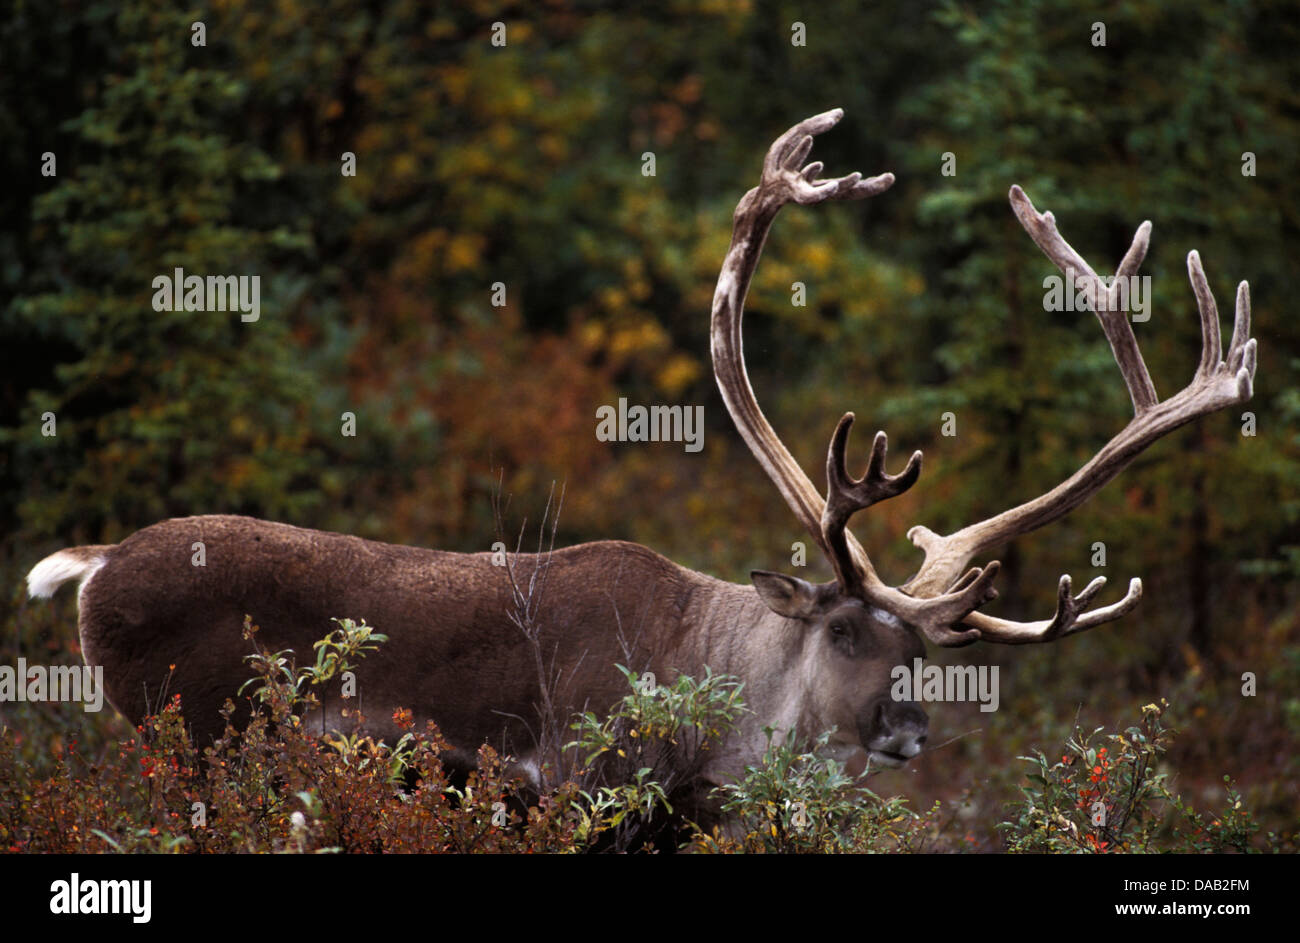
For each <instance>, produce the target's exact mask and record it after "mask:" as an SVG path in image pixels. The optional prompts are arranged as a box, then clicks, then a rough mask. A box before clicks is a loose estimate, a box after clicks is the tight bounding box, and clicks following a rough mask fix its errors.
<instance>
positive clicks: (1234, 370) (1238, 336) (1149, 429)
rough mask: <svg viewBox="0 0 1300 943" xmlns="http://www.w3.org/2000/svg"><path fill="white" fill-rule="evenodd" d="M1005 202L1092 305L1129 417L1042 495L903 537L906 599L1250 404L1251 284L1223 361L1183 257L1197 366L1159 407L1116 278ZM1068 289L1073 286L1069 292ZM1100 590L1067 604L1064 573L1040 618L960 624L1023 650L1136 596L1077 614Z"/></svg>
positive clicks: (1199, 276)
mask: <svg viewBox="0 0 1300 943" xmlns="http://www.w3.org/2000/svg"><path fill="white" fill-rule="evenodd" d="M1011 206H1012V208H1013V209H1014V210H1015V213H1016V216H1017V218H1019V220H1020V222H1021V225H1023V226H1024V227H1025V230H1026V231H1027V232H1028V233H1029V235H1030V237H1031V238H1033V240H1034V242H1035V243H1037V244H1038V247H1039V248H1040V249H1042V250H1043V253H1044V254H1045V255H1046V256H1047V257H1048V258H1049V259H1051V260H1052V262H1054V263H1055V264H1056V266H1057V267H1058V268H1059V269H1061V271H1062V272H1064V273H1066V274H1067V275H1069V274H1071V273H1073V274H1074V275H1075V278H1076V280H1077V282H1082V283H1083V286H1084V287H1085V289H1086V291H1087V296H1088V297H1090V298H1092V299H1094V310H1095V313H1096V315H1097V319H1098V320H1099V321H1100V322H1101V325H1102V330H1103V331H1104V333H1105V335H1106V339H1107V340H1108V341H1109V342H1110V346H1111V350H1112V351H1113V352H1114V355H1115V362H1116V363H1117V364H1119V369H1120V373H1121V374H1122V375H1123V377H1124V382H1125V384H1126V385H1127V386H1128V390H1129V396H1130V397H1131V398H1132V400H1133V413H1134V415H1133V419H1132V420H1131V421H1130V422H1129V424H1128V425H1127V426H1125V427H1124V429H1123V430H1122V431H1121V432H1120V433H1119V434H1118V435H1116V436H1115V437H1114V438H1113V439H1111V440H1110V441H1109V442H1107V443H1106V445H1105V446H1103V447H1102V449H1101V451H1099V452H1098V453H1097V454H1096V455H1095V456H1093V458H1092V460H1091V461H1089V462H1088V463H1087V464H1086V465H1084V466H1083V467H1082V468H1080V469H1079V470H1078V471H1077V472H1075V473H1074V474H1073V475H1071V476H1070V477H1069V478H1067V479H1066V480H1065V481H1064V482H1062V483H1061V484H1059V485H1057V486H1056V487H1055V488H1053V489H1052V490H1051V491H1049V492H1047V494H1045V495H1042V496H1040V497H1038V498H1035V499H1034V500H1032V501H1027V502H1026V503H1024V504H1022V505H1020V506H1018V507H1014V508H1011V509H1010V510H1008V511H1004V512H1003V513H1001V514H999V515H997V516H996V517H991V518H989V519H987V520H984V521H980V522H979V523H977V524H972V525H970V526H969V527H965V528H962V529H961V530H959V531H957V532H955V533H953V534H949V535H948V536H947V537H940V536H938V535H937V534H935V533H934V532H933V531H931V530H929V529H928V528H925V527H914V528H912V529H911V530H910V531H909V532H908V537H910V538H911V540H912V543H914V544H916V545H917V546H918V547H920V548H921V549H922V550H924V551H925V562H924V563H923V564H922V565H921V569H920V571H919V572H918V573H917V575H916V576H915V577H913V578H912V580H911V581H910V582H909V583H908V584H907V585H906V586H905V587H904V590H905V591H907V592H909V593H915V594H918V595H928V594H930V593H933V592H936V591H938V590H939V589H941V588H942V587H943V586H944V585H945V584H946V583H948V582H950V581H951V580H952V579H953V578H954V577H955V576H956V574H957V573H958V572H959V571H960V570H961V569H962V568H963V567H965V566H966V564H967V562H968V561H969V560H970V559H971V557H973V556H974V555H975V554H977V553H980V552H982V551H984V550H987V549H989V548H991V547H995V546H998V545H999V544H1003V543H1006V542H1007V541H1008V540H1011V539H1012V538H1014V537H1019V536H1020V535H1021V534H1027V533H1029V532H1030V531H1033V530H1036V529H1038V528H1039V527H1042V526H1043V525H1045V524H1049V523H1051V522H1052V521H1055V520H1057V519H1058V518H1061V517H1064V516H1065V515H1066V514H1068V513H1069V512H1070V511H1072V510H1073V509H1074V508H1076V507H1078V506H1079V505H1080V504H1082V503H1083V502H1085V501H1087V500H1088V499H1089V498H1090V497H1092V496H1093V495H1094V494H1096V492H1097V491H1099V490H1100V489H1101V488H1102V486H1104V485H1105V484H1106V483H1107V482H1109V481H1110V480H1111V479H1113V478H1114V477H1115V476H1116V475H1118V474H1119V473H1120V472H1121V471H1122V470H1123V469H1124V468H1125V467H1126V466H1127V465H1128V464H1129V463H1130V462H1131V461H1133V459H1134V458H1135V457H1136V456H1137V455H1138V453H1139V452H1141V451H1142V450H1143V449H1145V448H1146V447H1147V446H1148V445H1150V444H1151V443H1152V442H1155V441H1156V440H1157V439H1159V438H1160V437H1161V436H1163V435H1165V434H1167V433H1169V432H1172V431H1173V430H1174V429H1177V428H1178V427H1179V426H1182V425H1185V424H1187V423H1189V422H1191V421H1192V420H1193V419H1197V418H1199V417H1200V416H1204V415H1206V414H1208V413H1212V412H1215V411H1216V410H1219V409H1223V408H1224V407H1226V406H1232V405H1234V404H1236V403H1244V402H1245V401H1246V400H1248V399H1250V397H1251V393H1252V383H1253V381H1254V378H1255V364H1256V344H1255V339H1254V338H1252V337H1250V286H1249V285H1248V284H1247V283H1246V282H1244V281H1243V282H1242V283H1241V284H1240V285H1238V286H1237V310H1236V317H1235V319H1234V325H1233V331H1232V341H1231V343H1230V344H1229V346H1228V356H1227V359H1226V360H1225V359H1224V358H1223V355H1222V354H1223V340H1222V336H1221V334H1220V326H1219V312H1218V308H1217V307H1216V306H1215V303H1214V296H1213V294H1212V293H1211V292H1210V286H1209V284H1208V283H1207V282H1206V280H1205V272H1204V270H1203V269H1202V268H1201V258H1200V256H1199V255H1198V254H1197V253H1196V252H1195V251H1192V252H1189V253H1188V254H1187V272H1188V276H1189V277H1190V279H1191V282H1192V291H1193V293H1194V294H1195V296H1196V306H1197V308H1198V310H1199V312H1200V317H1201V341H1202V347H1201V362H1200V365H1199V366H1198V367H1197V370H1196V374H1195V375H1194V376H1193V377H1192V381H1191V383H1189V384H1188V385H1187V387H1185V388H1184V389H1183V390H1182V391H1181V392H1179V393H1177V394H1176V395H1174V396H1171V397H1170V398H1169V399H1167V400H1164V401H1161V400H1160V399H1159V397H1158V396H1157V395H1156V391H1155V386H1154V385H1153V384H1152V383H1151V377H1150V376H1149V374H1148V373H1147V368H1146V363H1145V362H1144V361H1143V359H1142V354H1141V351H1139V350H1138V346H1137V341H1136V340H1135V339H1134V337H1133V329H1132V327H1131V326H1130V325H1129V322H1128V319H1127V317H1126V316H1125V314H1124V312H1123V311H1120V310H1118V308H1117V306H1116V302H1117V300H1118V293H1119V291H1120V284H1119V281H1118V278H1117V279H1116V280H1115V281H1114V282H1113V283H1112V284H1111V285H1110V286H1109V287H1107V286H1106V285H1105V283H1104V282H1103V281H1102V280H1101V279H1100V278H1098V276H1097V275H1096V274H1095V273H1094V272H1093V270H1092V268H1091V267H1090V266H1089V265H1088V263H1087V262H1085V261H1084V260H1083V259H1082V258H1081V257H1080V256H1079V254H1078V253H1077V252H1075V251H1074V249H1072V248H1071V247H1070V245H1069V243H1067V242H1066V241H1065V240H1064V239H1063V238H1061V234H1060V233H1059V232H1058V231H1057V229H1056V221H1055V219H1053V217H1052V214H1051V213H1039V212H1038V211H1037V210H1035V209H1034V205H1033V204H1032V203H1031V202H1030V201H1029V197H1027V196H1026V195H1025V193H1024V191H1023V190H1021V189H1020V188H1019V187H1015V186H1013V187H1012V188H1011ZM1150 235H1151V223H1150V222H1149V221H1147V222H1144V223H1142V225H1141V226H1139V227H1138V230H1137V233H1136V234H1135V235H1134V237H1133V244H1132V245H1131V246H1130V247H1129V250H1128V252H1127V253H1125V255H1124V259H1123V261H1122V262H1120V265H1119V269H1118V270H1117V272H1116V275H1117V276H1119V277H1128V276H1130V275H1133V274H1134V273H1136V272H1137V269H1138V266H1140V265H1141V264H1142V259H1143V257H1144V256H1145V255H1146V250H1147V243H1148V240H1149V239H1150ZM1071 287H1074V286H1071ZM1098 587H1099V584H1098V582H1097V581H1096V580H1094V581H1093V583H1092V584H1091V585H1089V587H1088V588H1087V589H1085V590H1084V591H1083V593H1081V594H1080V596H1079V597H1078V598H1077V599H1076V598H1071V597H1070V595H1069V582H1068V577H1062V580H1061V590H1060V602H1059V603H1058V606H1057V611H1056V615H1055V616H1054V617H1053V618H1052V619H1051V620H1049V621H1048V622H1045V623H1044V622H1036V623H1019V622H1009V621H1006V620H1003V619H995V618H992V617H991V616H987V615H984V614H983V613H973V614H972V615H971V616H970V617H968V618H967V619H966V620H964V621H965V623H966V624H967V625H969V626H971V627H972V628H976V629H978V630H979V632H980V637H981V638H983V639H985V640H986V641H991V642H1004V643H1008V644H1023V643H1026V642H1039V641H1052V640H1054V639H1056V638H1059V637H1061V636H1063V635H1070V634H1072V633H1074V632H1079V631H1082V630H1084V629H1089V628H1092V627H1093V626H1095V625H1100V624H1102V623H1103V622H1109V621H1111V620H1113V619H1118V618H1119V617H1120V616H1122V615H1124V614H1125V613H1126V612H1128V611H1129V610H1131V609H1132V608H1133V607H1134V606H1135V605H1137V601H1138V599H1139V598H1140V597H1141V595H1142V581H1141V580H1138V579H1134V580H1133V581H1132V582H1131V583H1130V584H1129V591H1128V594H1127V595H1126V596H1125V597H1124V599H1122V600H1121V601H1120V602H1118V603H1116V604H1114V605H1112V606H1107V607H1105V608H1104V609H1098V610H1095V611H1093V612H1087V613H1084V612H1081V611H1080V610H1081V609H1082V608H1083V606H1086V604H1087V601H1088V600H1089V599H1091V597H1092V594H1093V593H1094V592H1095V591H1096V588H1098Z"/></svg>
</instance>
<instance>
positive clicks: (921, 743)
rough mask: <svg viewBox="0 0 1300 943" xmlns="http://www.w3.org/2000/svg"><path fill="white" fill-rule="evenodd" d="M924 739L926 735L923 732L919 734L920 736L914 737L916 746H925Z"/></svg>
mask: <svg viewBox="0 0 1300 943" xmlns="http://www.w3.org/2000/svg"><path fill="white" fill-rule="evenodd" d="M925 741H926V735H925V734H921V736H919V737H917V738H916V745H917V746H918V747H923V746H925Z"/></svg>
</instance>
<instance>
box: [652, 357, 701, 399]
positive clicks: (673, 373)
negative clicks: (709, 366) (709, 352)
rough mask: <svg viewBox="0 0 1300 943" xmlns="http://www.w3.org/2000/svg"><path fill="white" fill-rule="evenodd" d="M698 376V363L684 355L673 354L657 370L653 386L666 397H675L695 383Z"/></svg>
mask: <svg viewBox="0 0 1300 943" xmlns="http://www.w3.org/2000/svg"><path fill="white" fill-rule="evenodd" d="M699 375H700V363H699V361H698V360H696V359H695V358H694V357H690V356H688V355H686V354H674V355H673V356H672V357H669V358H668V361H667V362H666V363H665V364H664V365H663V366H662V367H660V368H659V372H658V373H657V374H656V375H655V385H656V386H658V387H659V389H661V390H662V391H663V392H664V394H665V395H667V396H670V397H671V396H676V395H677V394H678V393H680V392H681V391H682V390H684V389H686V387H688V386H690V385H691V384H692V383H694V382H695V380H696V378H697V377H699Z"/></svg>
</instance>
